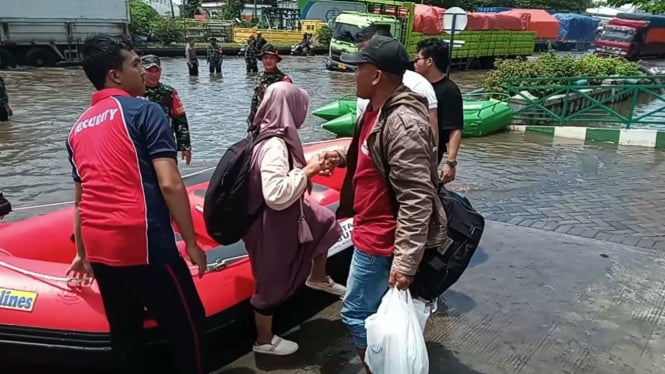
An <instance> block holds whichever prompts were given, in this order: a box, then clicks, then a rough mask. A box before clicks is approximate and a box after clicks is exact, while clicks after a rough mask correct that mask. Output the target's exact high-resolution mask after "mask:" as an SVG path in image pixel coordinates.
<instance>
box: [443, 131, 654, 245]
mask: <svg viewBox="0 0 665 374" xmlns="http://www.w3.org/2000/svg"><path fill="white" fill-rule="evenodd" d="M524 140H526V141H524ZM450 186H451V189H454V190H457V191H459V192H463V193H465V194H466V195H467V197H469V199H471V202H472V204H473V205H474V206H475V207H476V208H477V209H478V210H479V211H481V212H482V213H483V214H484V215H485V217H486V219H488V220H493V221H499V222H505V223H509V224H513V225H519V226H528V227H532V228H537V229H542V230H548V231H555V232H558V233H566V234H571V235H577V236H582V237H586V238H594V239H599V240H605V241H608V242H612V243H620V244H625V245H631V246H637V247H642V248H650V249H653V250H655V251H662V250H665V152H663V151H654V150H653V149H643V148H640V147H618V149H617V147H616V145H605V144H603V143H593V144H589V143H587V144H584V143H583V142H579V141H566V140H563V142H562V140H559V139H548V138H547V137H545V136H541V135H534V134H526V135H524V136H523V138H522V136H519V137H516V136H515V135H514V134H501V135H496V136H493V137H489V138H484V139H469V140H467V139H465V145H464V147H463V150H462V152H461V154H460V166H459V170H458V175H457V181H455V182H453V183H452V184H451V185H450Z"/></svg>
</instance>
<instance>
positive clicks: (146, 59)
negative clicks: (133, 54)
mask: <svg viewBox="0 0 665 374" xmlns="http://www.w3.org/2000/svg"><path fill="white" fill-rule="evenodd" d="M141 63H142V64H143V68H144V69H150V68H152V67H155V66H157V67H158V68H161V67H162V63H161V61H159V57H157V56H155V55H145V56H143V57H141Z"/></svg>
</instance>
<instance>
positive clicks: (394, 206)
mask: <svg viewBox="0 0 665 374" xmlns="http://www.w3.org/2000/svg"><path fill="white" fill-rule="evenodd" d="M385 128H386V124H385V123H384V124H383V126H382V127H381V130H379V151H380V152H381V157H382V159H383V172H384V175H385V181H386V187H387V188H388V195H389V196H390V205H391V206H392V209H393V216H394V217H395V218H397V211H398V210H399V205H398V203H397V197H396V196H395V191H394V190H393V188H392V186H391V185H390V178H389V176H390V165H388V155H387V154H386V151H385V147H384V145H383V143H384V137H385V135H384V131H383V129H385Z"/></svg>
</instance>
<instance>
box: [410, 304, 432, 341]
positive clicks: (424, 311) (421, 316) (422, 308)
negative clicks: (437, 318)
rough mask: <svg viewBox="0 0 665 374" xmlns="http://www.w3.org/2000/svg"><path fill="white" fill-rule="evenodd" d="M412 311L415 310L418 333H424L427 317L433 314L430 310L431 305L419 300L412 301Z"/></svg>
mask: <svg viewBox="0 0 665 374" xmlns="http://www.w3.org/2000/svg"><path fill="white" fill-rule="evenodd" d="M413 309H415V311H416V316H417V317H418V322H419V323H420V331H421V332H423V333H424V332H425V326H426V325H427V319H429V316H431V315H432V313H434V311H433V310H432V309H433V307H432V303H431V302H430V303H426V302H424V301H422V300H420V299H413Z"/></svg>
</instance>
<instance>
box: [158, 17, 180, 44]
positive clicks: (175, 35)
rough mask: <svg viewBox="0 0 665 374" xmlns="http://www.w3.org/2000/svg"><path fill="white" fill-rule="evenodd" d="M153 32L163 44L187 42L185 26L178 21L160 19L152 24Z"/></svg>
mask: <svg viewBox="0 0 665 374" xmlns="http://www.w3.org/2000/svg"><path fill="white" fill-rule="evenodd" d="M152 32H153V33H154V34H155V36H156V37H157V39H158V40H159V41H160V42H161V43H163V44H170V43H177V42H183V41H184V40H185V24H184V23H183V22H182V21H178V19H172V18H169V17H160V18H159V19H158V20H156V21H155V22H153V24H152Z"/></svg>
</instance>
